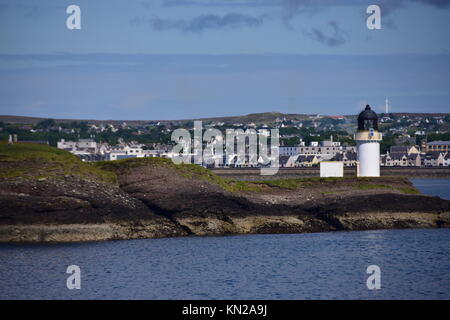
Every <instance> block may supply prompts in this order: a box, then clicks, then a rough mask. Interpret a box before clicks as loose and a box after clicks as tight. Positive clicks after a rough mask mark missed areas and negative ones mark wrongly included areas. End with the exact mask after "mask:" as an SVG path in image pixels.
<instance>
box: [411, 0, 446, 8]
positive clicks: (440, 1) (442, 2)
mask: <svg viewBox="0 0 450 320" xmlns="http://www.w3.org/2000/svg"><path fill="white" fill-rule="evenodd" d="M414 1H416V2H422V3H425V4H429V5H431V6H434V7H436V8H447V7H449V6H450V0H414Z"/></svg>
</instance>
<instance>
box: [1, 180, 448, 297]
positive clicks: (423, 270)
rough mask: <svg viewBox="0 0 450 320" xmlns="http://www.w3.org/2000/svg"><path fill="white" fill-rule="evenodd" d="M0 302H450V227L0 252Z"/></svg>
mask: <svg viewBox="0 0 450 320" xmlns="http://www.w3.org/2000/svg"><path fill="white" fill-rule="evenodd" d="M412 182H413V183H414V185H415V186H416V187H417V188H419V189H420V190H421V191H422V192H423V193H424V194H428V195H434V196H439V197H442V198H445V199H450V179H412ZM74 270H75V271H74ZM0 299H2V300H4V299H293V300H294V299H295V300H297V299H450V229H409V230H374V231H361V232H360V231H352V232H323V233H311V234H279V235H241V236H223V237H182V238H166V239H146V240H121V241H106V242H90V243H71V244H15V245H12V244H2V245H0Z"/></svg>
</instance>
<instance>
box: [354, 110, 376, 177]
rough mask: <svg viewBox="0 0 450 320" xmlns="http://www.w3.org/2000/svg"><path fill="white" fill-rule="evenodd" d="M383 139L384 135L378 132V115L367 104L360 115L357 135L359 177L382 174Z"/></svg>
mask: <svg viewBox="0 0 450 320" xmlns="http://www.w3.org/2000/svg"><path fill="white" fill-rule="evenodd" d="M381 139H382V135H381V133H380V132H378V116H377V114H376V113H375V112H374V111H373V110H372V109H370V106H369V105H367V106H366V108H365V109H364V111H362V112H361V113H360V114H359V116H358V131H357V132H356V135H355V140H356V152H357V154H358V166H357V175H358V177H379V176H380V141H381Z"/></svg>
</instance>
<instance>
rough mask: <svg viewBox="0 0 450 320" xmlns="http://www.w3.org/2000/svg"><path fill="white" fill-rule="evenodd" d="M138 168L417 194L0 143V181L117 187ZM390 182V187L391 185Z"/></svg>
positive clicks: (243, 187)
mask: <svg viewBox="0 0 450 320" xmlns="http://www.w3.org/2000/svg"><path fill="white" fill-rule="evenodd" d="M139 166H150V167H154V168H157V167H165V168H169V169H171V170H173V171H174V174H178V175H180V176H181V177H184V178H187V179H200V180H204V181H208V182H211V183H214V184H217V185H219V186H220V187H222V188H223V189H224V190H227V191H230V192H264V191H270V189H272V188H276V189H285V190H287V191H288V190H298V189H301V188H323V190H324V192H322V194H323V195H326V194H332V193H336V192H337V191H336V190H334V189H333V188H336V187H345V188H350V189H356V190H373V189H387V190H389V189H390V190H398V191H401V192H403V193H406V194H420V192H419V191H417V190H416V189H415V188H413V187H412V186H411V187H409V186H407V185H406V186H398V183H402V180H401V179H404V178H400V177H381V178H356V177H343V178H320V177H310V178H297V179H273V180H264V181H237V180H232V179H226V178H222V177H220V176H218V175H216V174H214V173H213V172H212V171H211V170H209V169H206V168H203V167H201V166H198V165H195V164H179V165H178V164H175V163H173V162H172V160H171V159H166V158H132V159H122V160H116V161H101V162H94V163H87V162H83V161H81V160H80V159H79V158H78V157H77V156H75V155H73V154H71V153H69V152H67V151H64V150H61V149H57V148H54V147H50V146H47V145H39V144H27V143H17V144H13V145H8V144H6V143H0V178H2V179H18V178H20V179H47V178H56V179H58V178H64V177H65V176H70V175H73V176H77V177H80V178H83V179H88V180H95V181H99V182H104V183H110V184H116V183H117V174H120V173H124V172H126V171H129V170H132V169H133V168H136V167H139ZM391 181H392V184H391V183H390V182H391Z"/></svg>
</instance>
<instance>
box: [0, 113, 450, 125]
mask: <svg viewBox="0 0 450 320" xmlns="http://www.w3.org/2000/svg"><path fill="white" fill-rule="evenodd" d="M392 115H397V116H412V117H415V116H422V117H423V116H428V117H440V116H448V115H450V113H405V112H401V113H392ZM311 116H316V115H307V114H291V113H289V114H286V113H281V112H263V113H251V114H247V115H240V116H226V117H208V118H192V119H175V120H164V119H147V120H129V119H124V120H108V119H104V120H98V119H54V120H55V121H56V122H58V123H69V122H73V121H77V122H80V121H81V122H87V123H89V124H97V125H98V124H101V123H111V124H115V125H119V124H122V123H123V122H126V123H127V124H129V125H135V126H138V125H144V124H146V123H148V122H150V121H159V122H161V123H168V122H171V123H184V122H187V121H193V120H203V121H208V122H210V121H214V122H226V123H251V122H254V123H264V122H273V121H275V119H276V118H286V120H299V121H301V120H305V119H307V118H309V117H311ZM330 116H332V115H324V117H330ZM356 116H357V115H356V114H355V115H344V117H347V118H355V117H356ZM45 119H47V118H43V117H25V116H13V115H0V122H5V123H17V124H32V125H34V124H37V123H38V122H40V121H42V120H45Z"/></svg>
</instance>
